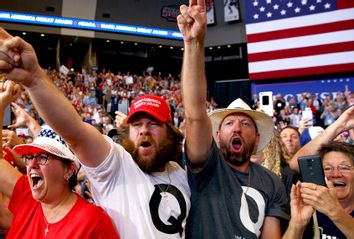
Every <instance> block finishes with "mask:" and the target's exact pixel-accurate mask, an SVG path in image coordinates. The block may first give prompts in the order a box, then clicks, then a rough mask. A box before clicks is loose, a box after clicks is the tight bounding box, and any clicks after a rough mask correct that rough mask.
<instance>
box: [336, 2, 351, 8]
mask: <svg viewBox="0 0 354 239" xmlns="http://www.w3.org/2000/svg"><path fill="white" fill-rule="evenodd" d="M351 7H354V1H353V0H337V9H344V8H351Z"/></svg>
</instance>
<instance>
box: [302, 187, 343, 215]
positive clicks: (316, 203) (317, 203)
mask: <svg viewBox="0 0 354 239" xmlns="http://www.w3.org/2000/svg"><path fill="white" fill-rule="evenodd" d="M300 191H301V197H302V198H303V200H304V202H306V203H307V204H309V205H311V206H312V207H313V208H315V209H316V210H317V211H319V212H321V213H323V214H325V215H327V216H328V215H330V213H331V212H333V211H338V210H339V209H341V208H342V206H341V205H340V203H339V201H338V199H337V194H336V189H335V188H334V186H333V183H332V182H331V181H328V180H327V187H324V186H320V185H316V184H313V183H301V190H300Z"/></svg>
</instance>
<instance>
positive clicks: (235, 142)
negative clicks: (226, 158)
mask: <svg viewBox="0 0 354 239" xmlns="http://www.w3.org/2000/svg"><path fill="white" fill-rule="evenodd" d="M232 147H233V148H234V149H235V150H239V149H240V148H241V147H242V141H241V139H239V138H235V139H233V140H232Z"/></svg>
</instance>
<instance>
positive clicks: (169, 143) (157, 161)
mask: <svg viewBox="0 0 354 239" xmlns="http://www.w3.org/2000/svg"><path fill="white" fill-rule="evenodd" d="M146 139H148V141H149V142H150V143H151V145H152V146H154V147H155V150H156V153H155V155H152V156H151V157H150V158H143V157H141V155H139V151H138V148H137V147H136V146H135V144H134V143H133V142H132V141H131V140H130V139H129V138H128V137H126V138H125V139H124V140H123V141H122V142H121V145H122V146H123V147H124V148H125V150H127V151H128V152H129V153H130V155H131V156H132V158H133V159H134V161H135V163H136V164H137V165H138V166H139V168H140V169H141V170H142V171H144V172H145V173H152V172H157V171H159V170H160V169H161V168H162V167H164V166H165V165H166V163H167V162H168V161H171V160H173V159H175V155H176V154H177V153H178V152H177V150H176V148H177V147H176V146H175V145H174V144H173V140H172V139H171V138H170V137H168V138H166V139H164V140H162V141H161V143H160V144H159V145H158V144H157V143H156V141H155V140H154V139H153V138H152V137H150V136H145V137H144V140H146ZM142 141H143V138H139V139H138V142H137V145H138V146H140V144H141V142H142Z"/></svg>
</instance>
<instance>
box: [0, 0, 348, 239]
mask: <svg viewBox="0 0 354 239" xmlns="http://www.w3.org/2000/svg"><path fill="white" fill-rule="evenodd" d="M180 12H181V14H180V15H179V16H178V18H177V22H178V27H179V29H180V31H181V34H182V35H183V39H184V57H183V66H182V72H181V81H180V80H179V78H174V77H173V76H171V75H169V74H167V75H163V74H158V75H157V76H154V75H153V74H146V73H143V74H142V76H138V75H134V74H131V73H128V72H127V73H126V74H122V73H118V74H114V73H112V72H111V71H110V70H108V71H105V70H104V71H102V72H100V73H95V72H91V71H88V70H83V71H82V72H81V73H73V74H69V75H64V74H62V73H61V72H60V71H56V70H43V69H42V68H41V67H40V65H39V64H38V60H37V57H36V54H35V52H34V50H33V48H32V46H31V45H30V44H29V43H27V42H25V41H24V40H22V39H21V38H19V37H13V36H11V35H10V34H8V33H7V32H6V31H5V30H4V29H0V38H1V41H0V50H1V51H2V53H3V54H1V55H0V71H1V73H3V74H4V77H3V78H2V79H1V81H0V120H2V119H3V117H4V111H5V108H6V107H7V106H9V105H10V104H11V107H12V110H13V111H14V115H15V116H16V118H15V120H14V122H13V124H12V125H11V126H10V127H12V128H16V127H18V126H26V127H27V129H28V132H29V133H28V135H30V136H31V137H32V142H31V139H27V138H26V139H25V138H23V139H22V142H21V140H19V142H20V143H14V144H13V145H12V147H10V150H12V151H10V152H11V153H13V155H14V156H15V157H19V158H20V160H17V161H18V163H16V162H17V161H16V160H15V159H14V160H13V162H12V163H13V164H14V165H15V166H16V167H18V168H25V172H24V174H22V173H21V172H20V171H19V170H17V169H15V168H14V167H13V166H12V165H11V164H10V163H9V162H8V160H6V159H5V157H3V153H2V152H3V150H2V149H3V148H5V147H8V145H9V144H8V143H9V142H8V141H9V140H10V139H13V138H16V137H22V136H21V135H19V136H16V135H14V134H11V135H10V134H9V136H7V137H2V140H3V142H2V145H1V147H0V149H1V150H0V164H1V167H0V169H1V173H0V192H1V193H2V194H3V195H4V196H5V197H6V198H5V199H6V200H5V199H3V198H2V201H1V205H0V227H1V228H3V229H6V230H8V232H7V236H8V238H18V237H19V236H20V235H26V238H57V237H61V238H69V237H70V238H193V239H194V238H292V239H294V238H312V237H316V236H317V237H318V236H319V235H320V237H319V238H323V237H327V238H353V237H354V230H353V228H354V218H353V217H354V146H353V139H354V106H353V103H354V102H353V101H354V97H353V92H350V89H349V86H347V87H346V89H345V90H344V93H343V94H341V93H338V94H337V97H336V98H335V99H327V98H326V99H324V100H323V101H319V99H317V98H316V97H315V96H314V95H313V94H310V93H304V97H303V99H302V100H300V101H296V100H295V101H294V100H293V99H292V100H291V101H289V102H285V101H284V99H283V98H282V97H281V95H277V96H276V98H275V104H274V117H273V118H271V117H269V116H268V115H267V114H265V113H264V112H262V111H261V110H260V109H258V108H257V102H256V101H255V102H254V103H255V104H254V105H255V106H254V108H253V109H252V108H251V107H250V106H249V105H248V104H247V103H246V102H245V101H244V100H242V99H236V100H234V101H233V102H231V103H230V105H229V106H228V107H227V108H218V107H217V104H216V102H215V101H214V100H212V99H211V100H210V101H209V102H208V101H206V98H207V80H206V76H205V60H204V57H205V56H204V55H205V54H204V50H205V46H204V41H205V35H206V10H205V1H204V0H190V2H189V5H188V6H187V5H182V6H181V7H180ZM21 87H22V88H21ZM11 102H13V103H11ZM17 107H19V108H17ZM331 107H332V108H331ZM305 108H310V109H311V110H312V112H313V115H314V117H313V118H311V119H307V118H304V119H302V118H300V119H298V120H297V121H296V120H293V121H291V120H290V118H295V117H290V116H291V115H292V114H297V113H296V112H297V111H301V110H304V109H305ZM21 109H22V110H21ZM287 117H288V119H287ZM330 117H332V119H331V118H330ZM309 121H310V122H309ZM294 122H298V125H296V123H294ZM43 123H45V125H42V126H40V127H38V125H40V124H43ZM37 124H38V125H37ZM93 126H95V127H93ZM317 126H321V127H322V131H321V132H319V133H318V134H317V135H316V136H313V137H311V138H310V139H307V142H306V143H303V145H302V144H301V139H302V137H303V140H305V139H304V134H310V133H309V132H310V129H311V131H313V130H312V129H313V127H317ZM113 129H114V130H115V137H117V138H116V140H112V139H111V138H110V137H112V136H111V134H110V132H111V131H112V130H113ZM299 129H300V130H299ZM21 132H23V131H21ZM344 133H346V136H344ZM25 140H26V142H25ZM27 140H28V141H27ZM11 142H14V140H12V141H11ZM334 142H335V143H334ZM313 154H319V155H320V156H321V158H322V164H323V170H324V174H325V177H326V186H321V185H316V184H314V183H310V182H301V181H299V180H298V178H297V174H298V173H300V171H299V166H298V164H297V159H298V157H300V156H304V155H313ZM21 162H22V164H21ZM80 167H81V168H80ZM79 171H80V172H82V173H84V174H85V176H84V177H85V178H86V179H87V180H88V182H89V183H90V184H89V185H88V188H89V194H90V195H89V196H90V202H87V201H86V200H84V199H83V198H82V197H81V196H83V195H80V192H75V190H74V188H75V186H77V183H76V180H77V177H78V172H79ZM79 191H80V190H79ZM6 203H7V204H8V205H6V206H5V204H6ZM102 209H103V210H102ZM83 218H84V219H85V220H83ZM33 232H35V233H33ZM31 233H32V234H31Z"/></svg>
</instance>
